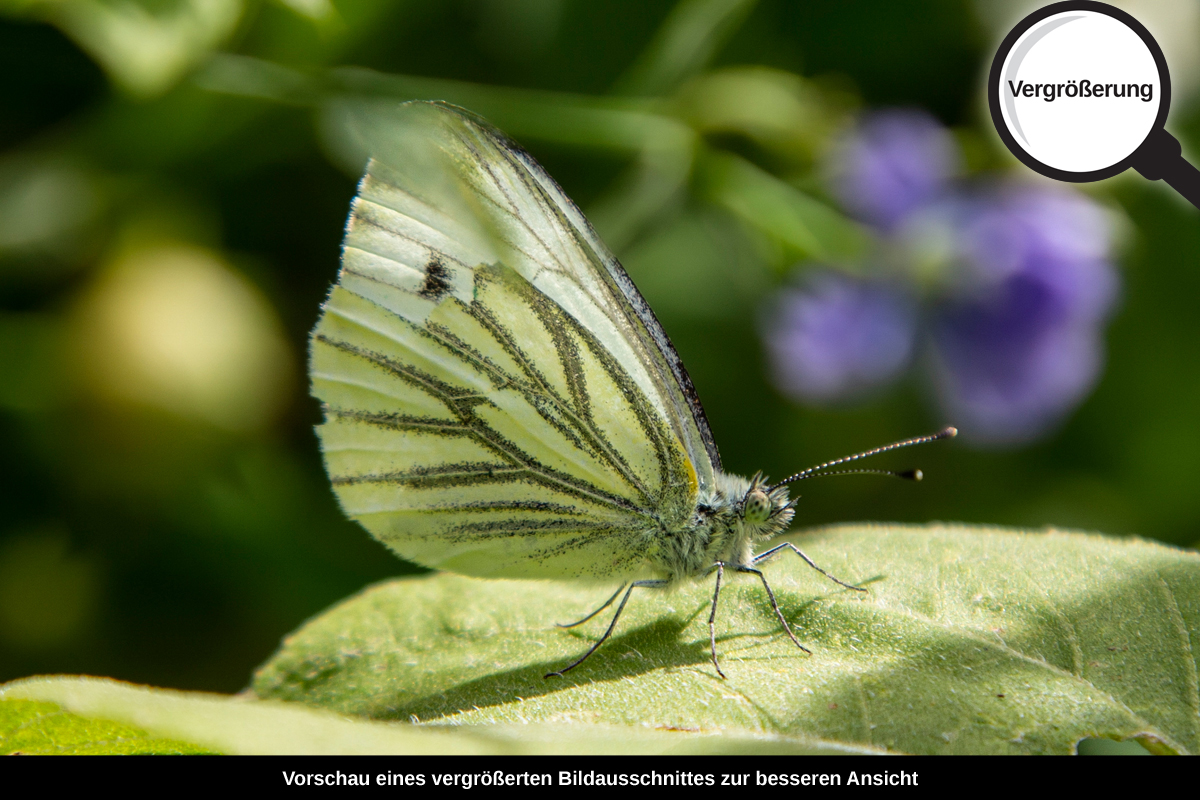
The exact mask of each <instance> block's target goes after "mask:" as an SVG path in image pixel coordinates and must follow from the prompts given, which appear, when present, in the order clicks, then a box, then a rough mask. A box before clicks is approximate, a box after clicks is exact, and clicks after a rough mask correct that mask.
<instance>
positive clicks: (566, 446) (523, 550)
mask: <svg viewBox="0 0 1200 800" xmlns="http://www.w3.org/2000/svg"><path fill="white" fill-rule="evenodd" d="M357 124H358V128H357V129H356V130H357V135H358V136H359V137H360V139H361V140H362V141H363V142H364V143H365V149H367V150H368V151H369V152H370V153H371V160H370V161H369V162H368V165H367V171H366V174H365V176H364V177H363V179H362V182H361V183H360V185H359V188H358V194H357V196H356V197H355V199H354V202H353V206H352V209H351V213H350V218H349V221H348V223H347V226H346V237H345V241H344V244H343V252H342V267H341V272H340V274H339V277H338V281H337V284H336V285H335V286H334V287H333V288H332V290H331V292H330V294H329V297H328V299H327V301H326V302H325V304H324V306H323V308H322V313H321V318H320V320H319V322H318V323H317V326H316V328H315V329H314V331H313V333H312V339H311V346H312V349H311V377H312V392H313V394H314V395H315V396H316V397H317V398H318V399H319V400H320V401H321V402H322V404H323V408H324V414H325V418H324V422H323V424H321V425H320V426H319V427H318V428H317V433H318V435H319V438H320V441H321V447H322V451H323V455H324V459H325V465H326V468H327V470H328V472H329V475H330V477H331V480H332V483H333V488H334V490H335V492H336V494H337V496H338V499H339V501H340V503H341V505H342V508H343V509H344V510H345V512H346V513H347V514H348V515H349V516H350V517H352V518H353V519H355V520H357V521H358V522H360V523H361V524H362V525H363V526H364V527H365V528H366V529H367V530H368V531H369V532H370V533H371V534H372V535H373V536H374V537H375V538H376V539H378V540H379V541H381V542H383V543H384V544H385V545H387V546H388V547H389V548H391V549H392V550H394V551H395V552H396V553H397V554H399V555H400V556H402V557H403V558H406V559H408V560H410V561H414V562H416V563H419V564H423V565H425V566H428V567H433V568H437V569H443V570H449V571H452V572H457V573H461V574H464V575H472V576H478V577H483V578H557V579H580V580H586V581H593V582H595V581H612V582H613V583H619V584H620V586H619V588H618V589H617V591H616V592H615V593H614V594H613V596H612V597H611V598H609V600H608V601H607V602H606V603H604V605H602V606H601V607H600V608H598V609H596V611H595V612H593V613H592V614H589V615H588V616H587V617H585V618H584V619H582V620H579V621H578V622H576V623H573V625H577V624H581V623H583V622H586V621H587V620H589V619H591V618H592V617H594V616H595V615H596V614H598V613H600V611H602V610H604V609H605V608H607V607H609V606H610V605H612V603H614V602H616V600H617V598H618V596H621V595H622V592H624V595H623V596H621V600H620V603H619V604H618V606H617V610H616V612H615V614H614V615H613V618H612V621H611V623H610V624H609V626H608V629H607V631H606V632H605V633H604V635H603V636H602V637H601V638H600V639H599V640H598V641H597V642H596V643H595V644H594V645H593V646H592V648H591V649H589V650H588V651H587V652H586V653H585V654H584V655H583V656H582V657H580V658H579V659H577V660H576V661H575V662H573V663H572V664H570V665H568V666H566V667H564V668H563V669H561V670H557V671H555V672H552V673H550V675H547V677H550V676H551V675H558V676H561V675H562V674H563V673H564V672H566V671H567V670H570V669H573V668H574V667H576V666H578V665H579V664H580V663H582V662H583V661H584V660H585V659H586V658H587V657H588V656H590V655H591V654H592V653H593V652H595V651H596V649H597V648H598V647H599V646H600V645H601V644H602V643H603V642H604V641H605V640H606V639H607V638H608V637H609V635H611V633H612V631H613V629H614V628H615V626H616V624H617V620H618V619H619V618H620V616H621V612H622V610H623V609H624V608H625V605H626V603H627V602H628V601H629V598H630V595H631V594H632V592H633V590H634V589H636V588H666V587H669V586H671V585H672V584H674V583H677V582H679V581H686V580H695V579H698V578H702V577H705V576H711V575H714V574H715V576H716V589H715V591H714V595H713V604H712V613H711V615H710V618H709V632H710V640H711V641H710V644H711V649H712V661H713V665H714V666H715V667H716V669H717V672H718V674H720V675H721V677H724V673H723V672H722V671H721V667H720V664H719V662H718V659H717V650H716V633H715V630H716V628H715V620H716V610H717V600H718V598H719V596H720V588H721V581H722V579H723V577H724V574H725V572H726V570H730V571H734V572H743V573H751V574H753V575H756V576H757V577H758V578H759V579H760V580H761V581H762V584H763V586H764V587H765V588H766V591H767V596H768V598H769V599H770V602H771V606H772V608H773V609H774V611H775V614H776V616H777V617H778V618H779V621H780V623H781V624H782V625H783V628H784V630H785V631H786V632H787V634H788V636H790V637H791V640H792V641H793V642H795V644H796V645H797V646H798V647H800V648H801V649H804V650H806V651H807V648H804V646H803V645H802V644H801V643H800V641H799V640H798V639H797V638H796V636H795V634H794V633H793V631H792V628H791V626H790V625H789V624H788V622H787V620H786V619H785V617H784V615H783V612H782V611H781V610H780V608H779V604H778V603H777V602H776V599H775V595H774V593H773V591H772V590H771V587H770V585H769V584H768V582H767V579H766V576H765V575H764V574H763V573H762V571H761V570H759V569H758V568H757V567H758V565H761V564H762V563H763V561H765V560H766V559H768V558H770V557H771V556H773V555H776V554H777V553H780V552H782V551H785V550H791V551H794V552H795V553H796V554H797V555H798V556H799V557H800V558H802V559H804V560H805V561H806V562H807V563H808V564H809V565H810V566H812V567H813V568H814V569H817V570H818V571H819V572H821V574H823V575H826V576H827V577H829V578H830V579H831V580H833V581H834V582H836V583H838V584H840V585H842V586H844V587H846V588H848V589H853V590H856V591H863V590H862V589H861V588H860V587H856V586H853V585H851V584H849V583H846V582H843V581H842V580H840V579H838V578H835V577H833V576H832V575H829V573H827V572H825V571H824V570H822V569H821V568H820V567H818V566H817V565H816V564H815V563H814V562H813V561H812V559H810V558H809V557H808V556H807V555H805V554H804V553H803V552H801V551H800V550H799V549H798V548H797V547H796V546H795V545H793V544H791V543H789V542H785V543H783V544H779V545H777V546H775V547H772V548H770V549H767V550H766V551H764V552H762V553H759V554H757V555H756V554H755V553H754V548H755V545H757V544H758V543H761V542H765V541H768V540H770V539H772V538H773V537H775V536H778V535H779V534H781V533H783V532H784V531H785V530H786V529H787V527H788V525H789V524H790V523H791V521H792V517H793V515H794V514H795V510H794V506H793V502H792V501H790V500H789V498H788V490H787V486H788V484H789V483H791V482H794V481H796V480H802V479H804V478H807V477H813V476H816V475H818V474H829V472H828V470H829V468H830V467H833V466H836V465H838V464H842V463H845V462H847V461H853V460H856V459H858V458H862V457H865V456H867V455H873V454H875V453H877V452H883V451H886V450H892V449H896V448H898V447H906V446H908V445H911V444H916V443H919V442H924V441H931V440H933V439H938V438H945V437H947V436H951V435H953V429H947V430H945V431H942V432H940V433H938V434H935V435H933V436H927V437H918V438H917V439H910V440H906V441H904V442H897V443H895V444H892V445H888V446H887V447H883V448H877V449H876V450H873V451H868V452H867V453H860V454H857V455H855V456H849V457H847V458H843V459H837V460H835V461H831V462H827V463H825V464H822V465H820V466H818V467H814V468H812V469H810V470H806V471H804V472H801V473H797V474H796V475H793V476H792V477H790V478H788V479H787V480H785V481H781V482H778V483H775V484H769V483H767V482H766V480H765V479H764V478H763V477H762V475H761V474H759V475H756V476H754V477H753V478H750V479H746V478H743V477H739V476H736V475H730V474H727V473H725V472H723V471H722V469H721V459H720V455H719V454H718V452H717V447H716V444H715V443H714V441H713V436H712V432H711V430H710V429H709V424H708V420H707V419H706V417H705V415H704V411H703V409H702V407H701V405H700V400H699V398H698V397H697V396H696V391H695V388H694V387H693V386H692V381H691V379H690V378H689V377H688V373H687V371H686V370H685V369H684V366H683V364H682V363H681V362H680V359H679V356H678V354H677V353H676V352H675V349H674V347H672V345H671V342H670V340H669V339H668V338H667V335H666V334H665V333H664V332H663V329H662V326H661V325H659V323H658V321H657V319H656V318H655V316H654V313H653V311H651V310H650V307H649V306H648V305H647V304H646V301H645V300H644V299H643V298H642V296H641V295H640V294H639V293H638V290H637V289H636V288H635V287H634V285H633V282H632V281H631V280H630V279H629V276H628V275H626V273H625V271H624V269H622V267H621V265H620V264H619V263H618V262H617V260H616V259H615V258H614V257H613V255H612V254H611V253H610V252H609V251H608V249H607V248H606V247H605V246H604V244H603V243H602V242H601V241H600V239H599V238H598V237H597V235H596V233H595V231H594V230H593V229H592V227H591V225H590V224H589V223H588V221H587V220H586V219H585V218H584V216H583V214H582V213H581V212H580V211H579V209H578V208H577V207H576V206H575V204H574V203H573V202H572V201H571V200H570V199H569V198H568V197H567V196H566V195H565V194H564V193H563V191H562V189H560V188H559V187H558V185H557V184H556V183H555V182H554V180H553V179H552V178H551V177H550V176H549V175H548V174H547V173H546V171H545V170H543V169H542V168H541V167H540V166H539V165H538V164H537V163H536V162H535V161H534V160H533V158H532V157H531V156H530V155H529V154H528V153H526V152H525V151H524V150H522V149H521V148H520V147H519V146H517V145H516V144H514V143H513V142H512V141H510V140H509V139H508V138H506V137H505V136H504V135H503V134H501V133H500V132H499V131H497V130H495V129H494V128H492V127H491V126H490V125H488V124H487V123H486V122H484V121H483V120H481V119H479V118H478V117H476V116H474V115H472V114H470V113H469V112H466V111H464V110H462V109H458V108H455V107H453V106H450V105H447V104H442V103H426V102H412V103H406V104H402V105H400V106H399V108H398V109H393V110H392V111H391V112H390V113H388V114H376V115H362V116H361V117H360V118H358V123H357ZM903 476H904V477H912V478H919V477H920V475H919V473H917V472H913V473H905V474H903ZM563 627H571V626H563Z"/></svg>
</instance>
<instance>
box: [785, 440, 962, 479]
mask: <svg viewBox="0 0 1200 800" xmlns="http://www.w3.org/2000/svg"><path fill="white" fill-rule="evenodd" d="M957 435H958V428H953V427H950V428H943V429H942V430H940V431H938V432H937V433H934V434H931V435H929V436H917V437H915V438H912V439H905V440H904V441H902V442H892V443H891V444H885V445H884V446H883V447H876V448H875V449H874V450H867V451H865V452H862V453H855V454H854V455H852V456H845V457H843V458H835V459H834V460H833V461H826V462H825V463H824V464H818V465H817V466H815V467H809V468H808V469H806V470H802V471H800V472H797V473H796V474H795V475H793V476H791V477H790V478H786V479H785V480H782V481H780V482H779V483H777V484H775V485H773V486H771V487H770V488H769V489H767V491H768V492H773V491H775V490H776V489H778V488H779V487H780V486H786V485H788V484H789V483H795V482H796V481H803V480H807V479H808V478H818V477H821V476H822V475H826V474H828V475H835V474H839V473H833V472H830V473H826V472H824V470H827V469H829V468H830V467H836V466H837V465H838V464H845V463H847V462H849V461H857V460H859V459H860V458H867V457H868V456H877V455H879V454H880V453H886V452H888V451H890V450H899V449H900V448H902V447H912V446H913V445H915V444H927V443H929V442H936V441H938V440H939V439H953V438H954V437H955V436H957ZM869 471H872V470H847V472H869ZM879 471H880V472H886V473H887V474H890V475H895V476H896V477H897V478H908V479H909V480H915V481H919V480H921V478H922V474H921V471H920V470H910V471H909V472H888V471H887V470H879Z"/></svg>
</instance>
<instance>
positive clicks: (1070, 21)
mask: <svg viewBox="0 0 1200 800" xmlns="http://www.w3.org/2000/svg"><path fill="white" fill-rule="evenodd" d="M988 105H989V106H990V107H991V111H992V121H993V122H994V123H995V125H996V130H997V131H999V133H1000V138H1001V139H1003V140H1004V143H1005V144H1006V145H1007V146H1008V149H1009V150H1011V151H1012V152H1013V154H1014V155H1015V156H1016V157H1017V158H1019V159H1020V160H1021V161H1022V162H1023V163H1024V164H1025V165H1026V166H1027V167H1029V168H1030V169H1032V170H1034V171H1035V172H1040V173H1041V174H1042V175H1045V176H1047V177H1050V178H1054V179H1056V180H1060V181H1070V182H1072V183H1088V182H1091V181H1098V180H1102V179H1104V178H1111V177H1112V176H1113V175H1117V174H1118V173H1121V172H1124V171H1125V170H1127V169H1129V168H1130V167H1133V168H1134V169H1136V170H1137V171H1138V172H1140V173H1141V174H1142V175H1143V176H1144V177H1146V178H1148V179H1149V180H1154V181H1156V180H1164V181H1166V182H1167V183H1168V184H1170V185H1171V187H1172V188H1174V189H1175V190H1176V191H1177V192H1179V193H1180V194H1181V195H1183V196H1184V197H1185V198H1187V199H1188V201H1189V202H1191V203H1192V205H1194V206H1196V207H1197V208H1200V171H1197V169H1196V168H1195V167H1194V166H1192V165H1191V164H1189V163H1188V162H1187V161H1185V160H1184V159H1183V155H1182V147H1181V146H1180V144H1179V140H1178V139H1176V138H1175V137H1174V136H1172V135H1171V134H1169V133H1167V131H1166V129H1165V128H1164V127H1163V126H1164V125H1165V123H1166V121H1167V112H1168V111H1169V110H1170V107H1171V76H1170V74H1169V73H1168V71H1167V61H1166V59H1165V58H1164V57H1163V53H1162V49H1161V48H1160V47H1159V46H1158V43H1157V42H1156V41H1154V37H1153V36H1151V35H1150V32H1149V31H1147V30H1146V28H1145V27H1144V26H1143V25H1142V24H1141V23H1140V22H1138V21H1137V20H1136V19H1134V18H1133V17H1132V16H1130V15H1129V14H1127V13H1126V12H1124V11H1122V10H1120V9H1119V8H1114V7H1113V6H1110V5H1108V4H1106V3H1097V2H1090V1H1089V0H1069V1H1068V2H1064V3H1054V4H1052V5H1048V6H1046V7H1044V8H1041V9H1038V10H1037V11H1035V12H1033V13H1032V14H1030V15H1029V16H1027V17H1025V19H1023V20H1021V21H1020V22H1019V23H1017V26H1016V27H1015V28H1013V29H1012V31H1011V32H1010V33H1009V34H1008V36H1006V37H1005V38H1004V41H1003V43H1001V45H1000V49H999V51H997V53H996V58H995V59H994V60H993V61H992V70H991V73H990V74H989V76H988Z"/></svg>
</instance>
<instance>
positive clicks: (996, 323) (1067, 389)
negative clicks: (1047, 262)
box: [932, 275, 1103, 444]
mask: <svg viewBox="0 0 1200 800" xmlns="http://www.w3.org/2000/svg"><path fill="white" fill-rule="evenodd" d="M1062 306H1063V302H1062V298H1061V297H1060V296H1059V295H1058V294H1057V293H1056V292H1055V290H1054V289H1053V288H1052V287H1049V286H1048V285H1047V284H1046V283H1044V282H1041V281H1038V280H1036V279H1033V278H1031V277H1030V276H1028V275H1018V276H1014V277H1013V278H1010V279H1009V280H1008V281H1005V282H1004V283H1003V284H1002V285H1001V286H1000V287H998V288H997V289H996V291H995V293H994V294H993V296H992V297H990V298H989V299H987V300H986V301H981V302H968V303H960V304H957V305H953V306H949V307H946V308H943V309H942V310H941V313H940V314H939V315H938V319H937V321H936V322H935V324H934V329H933V337H932V338H933V351H934V363H935V365H936V366H935V378H936V383H937V387H938V392H939V398H940V400H941V404H942V406H943V409H944V411H945V413H946V415H947V419H952V420H954V422H955V424H957V425H958V426H959V427H960V429H961V430H962V432H963V434H964V436H965V437H966V438H968V439H971V440H974V441H977V442H993V443H1009V444H1016V443H1020V442H1025V441H1029V440H1031V439H1033V438H1036V437H1037V436H1038V435H1040V434H1042V433H1044V432H1045V431H1046V430H1047V429H1049V428H1050V427H1052V426H1053V425H1055V424H1057V423H1058V422H1059V421H1061V420H1062V418H1063V417H1064V416H1065V415H1066V414H1067V413H1068V412H1070V411H1071V410H1072V409H1073V408H1074V407H1075V406H1076V405H1077V404H1078V403H1079V402H1080V401H1081V400H1082V399H1083V398H1084V397H1085V396H1086V395H1087V394H1088V393H1089V392H1090V391H1091V389H1092V387H1093V386H1094V385H1095V382H1096V379H1097V378H1098V377H1099V374H1100V369H1101V366H1102V363H1103V342H1102V336H1101V325H1099V324H1098V323H1096V322H1095V321H1091V320H1079V319H1076V318H1072V317H1071V316H1070V315H1067V314H1064V313H1063V307H1062Z"/></svg>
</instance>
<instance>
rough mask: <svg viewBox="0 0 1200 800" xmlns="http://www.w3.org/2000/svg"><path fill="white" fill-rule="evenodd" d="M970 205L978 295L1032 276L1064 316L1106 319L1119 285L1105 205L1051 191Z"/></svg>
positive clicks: (1008, 193) (1011, 193)
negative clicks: (1110, 254) (1052, 296)
mask: <svg viewBox="0 0 1200 800" xmlns="http://www.w3.org/2000/svg"><path fill="white" fill-rule="evenodd" d="M971 206H972V210H971V211H970V212H968V213H967V214H966V219H965V220H964V221H963V223H962V225H963V230H962V234H961V238H962V242H963V244H962V249H963V252H964V256H965V263H966V265H967V266H968V268H969V271H970V272H971V273H972V274H971V275H970V276H969V277H970V278H971V279H972V280H974V281H975V283H976V284H977V286H976V289H977V291H979V292H981V293H983V294H986V293H988V292H990V291H991V287H993V286H996V285H997V284H999V283H1001V282H1003V281H1005V280H1006V279H1008V278H1010V277H1013V276H1016V275H1027V276H1030V277H1032V278H1034V279H1036V280H1038V281H1041V282H1042V283H1044V284H1045V285H1046V286H1047V287H1048V288H1049V289H1051V290H1052V291H1053V292H1054V293H1055V294H1056V296H1057V298H1058V300H1059V302H1060V304H1061V307H1062V313H1063V314H1066V315H1068V316H1071V317H1074V318H1076V319H1091V320H1099V319H1101V318H1103V317H1104V316H1105V315H1107V313H1108V312H1109V310H1110V309H1111V308H1112V306H1113V304H1114V302H1115V300H1116V296H1117V292H1118V282H1117V275H1116V271H1115V270H1114V269H1113V268H1112V266H1111V265H1110V264H1109V263H1108V261H1107V255H1108V249H1109V240H1110V234H1109V226H1108V220H1107V219H1106V218H1105V216H1104V213H1103V211H1102V210H1101V209H1100V208H1099V207H1098V206H1096V205H1095V204H1094V203H1092V202H1091V201H1090V200H1088V199H1087V198H1086V197H1084V196H1083V195H1081V194H1079V193H1078V192H1074V191H1071V190H1069V189H1065V188H1062V189H1059V188H1050V187H1022V188H1019V189H1008V190H1005V191H1002V192H998V193H997V194H995V195H993V196H991V197H987V198H983V199H979V200H976V201H975V202H974V203H972V204H971Z"/></svg>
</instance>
